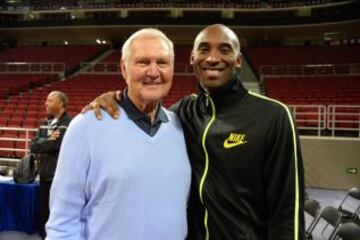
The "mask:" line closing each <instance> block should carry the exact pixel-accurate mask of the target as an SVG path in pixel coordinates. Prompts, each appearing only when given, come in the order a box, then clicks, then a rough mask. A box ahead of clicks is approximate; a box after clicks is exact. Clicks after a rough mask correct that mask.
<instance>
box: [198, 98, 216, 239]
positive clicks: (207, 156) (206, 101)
mask: <svg viewBox="0 0 360 240" xmlns="http://www.w3.org/2000/svg"><path fill="white" fill-rule="evenodd" d="M209 102H210V105H211V119H210V121H209V122H208V124H207V125H206V127H205V130H204V132H203V135H202V139H201V145H202V148H203V150H204V154H205V168H204V172H203V175H202V177H201V181H200V186H199V195H200V200H201V203H202V205H203V206H204V209H205V216H204V227H205V240H209V238H210V236H209V229H208V211H207V209H206V206H205V204H204V200H203V188H204V183H205V180H206V177H207V173H208V169H209V155H208V151H207V149H206V144H205V141H206V137H207V134H208V131H209V129H210V127H211V125H212V124H213V123H214V121H215V117H216V109H215V104H214V102H213V100H212V99H211V97H210V96H209V95H206V99H205V103H206V105H207V106H208V103H209Z"/></svg>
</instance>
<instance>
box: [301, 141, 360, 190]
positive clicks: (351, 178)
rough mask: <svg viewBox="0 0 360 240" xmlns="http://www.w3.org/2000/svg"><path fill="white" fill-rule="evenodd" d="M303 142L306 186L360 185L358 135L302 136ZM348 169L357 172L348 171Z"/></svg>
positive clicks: (340, 186) (335, 187)
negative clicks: (332, 136) (349, 136)
mask: <svg viewBox="0 0 360 240" xmlns="http://www.w3.org/2000/svg"><path fill="white" fill-rule="evenodd" d="M300 141H301V148H302V156H303V162H304V171H305V184H306V186H307V187H316V188H329V189H342V190H348V189H350V188H352V187H355V186H357V187H360V139H359V138H331V137H321V138H319V137H306V136H302V137H301V138H300ZM349 169H351V170H350V171H351V172H356V173H348V171H349ZM355 169H356V171H355Z"/></svg>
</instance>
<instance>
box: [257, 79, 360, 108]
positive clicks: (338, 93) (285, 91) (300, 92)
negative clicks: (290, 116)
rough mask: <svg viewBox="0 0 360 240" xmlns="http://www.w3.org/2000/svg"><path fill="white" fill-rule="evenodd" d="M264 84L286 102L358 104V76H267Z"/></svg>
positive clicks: (359, 96) (267, 89)
mask: <svg viewBox="0 0 360 240" xmlns="http://www.w3.org/2000/svg"><path fill="white" fill-rule="evenodd" d="M264 86H265V89H266V93H267V95H269V96H270V97H273V98H276V99H279V100H281V101H284V102H285V103H288V104H322V105H330V104H360V91H359V90H360V76H312V77H298V76H297V77H291V76H289V77H281V78H276V77H268V78H265V79H264Z"/></svg>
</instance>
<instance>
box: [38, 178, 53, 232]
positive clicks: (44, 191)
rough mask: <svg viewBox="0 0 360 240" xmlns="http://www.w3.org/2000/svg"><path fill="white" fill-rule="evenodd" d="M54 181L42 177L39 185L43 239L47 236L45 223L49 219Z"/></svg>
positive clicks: (40, 227) (40, 230) (40, 228)
mask: <svg viewBox="0 0 360 240" xmlns="http://www.w3.org/2000/svg"><path fill="white" fill-rule="evenodd" d="M51 183H52V181H47V180H42V179H40V186H39V225H40V226H39V234H40V236H41V237H42V239H45V237H46V231H45V224H46V222H47V221H48V219H49V214H50V210H49V196H50V188H51Z"/></svg>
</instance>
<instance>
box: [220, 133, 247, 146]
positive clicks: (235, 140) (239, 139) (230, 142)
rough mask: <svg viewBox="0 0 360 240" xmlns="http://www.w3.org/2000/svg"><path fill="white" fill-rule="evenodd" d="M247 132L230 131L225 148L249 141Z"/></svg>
mask: <svg viewBox="0 0 360 240" xmlns="http://www.w3.org/2000/svg"><path fill="white" fill-rule="evenodd" d="M245 138H246V135H245V134H239V133H230V135H229V137H228V138H227V139H225V141H224V148H232V147H236V146H239V145H242V144H245V143H247V142H248V141H246V140H245Z"/></svg>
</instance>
